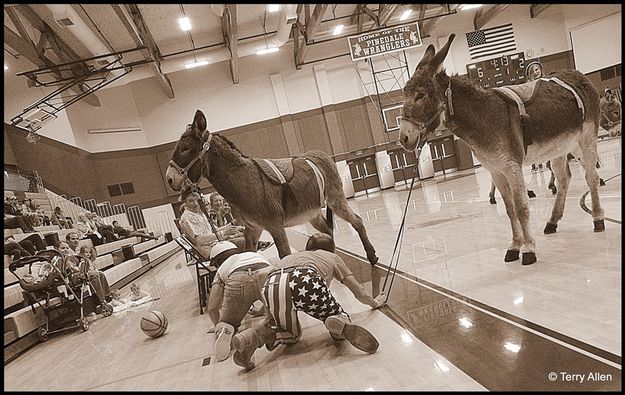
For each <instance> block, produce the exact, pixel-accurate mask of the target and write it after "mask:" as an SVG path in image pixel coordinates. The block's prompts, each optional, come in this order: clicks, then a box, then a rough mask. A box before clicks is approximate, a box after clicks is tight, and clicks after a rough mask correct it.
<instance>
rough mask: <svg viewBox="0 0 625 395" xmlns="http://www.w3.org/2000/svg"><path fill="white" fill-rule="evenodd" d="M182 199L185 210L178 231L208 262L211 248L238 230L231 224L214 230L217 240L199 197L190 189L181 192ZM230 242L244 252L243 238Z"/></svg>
mask: <svg viewBox="0 0 625 395" xmlns="http://www.w3.org/2000/svg"><path fill="white" fill-rule="evenodd" d="M183 199H184V202H185V206H186V209H185V210H184V212H183V213H182V215H181V216H180V229H181V231H182V233H184V235H185V236H187V237H188V238H189V241H191V243H192V244H193V245H194V247H195V248H196V249H197V250H198V252H199V253H200V254H201V255H202V256H203V257H204V258H205V259H206V260H208V259H209V257H210V251H211V247H212V246H213V245H214V244H215V243H217V242H218V241H219V240H225V239H227V238H228V237H229V236H234V235H236V234H237V233H239V229H237V227H236V226H234V225H232V224H228V225H225V226H223V227H221V228H216V231H217V233H218V234H219V239H218V238H217V236H216V235H215V234H214V233H213V230H212V228H211V225H210V223H209V222H208V219H207V218H206V216H205V215H204V213H203V212H202V209H201V208H200V195H199V194H198V193H197V192H195V191H193V190H191V189H187V190H185V191H184V192H183ZM230 241H231V242H233V243H234V244H235V245H236V246H237V247H238V248H239V250H241V251H244V250H245V239H244V238H242V237H240V238H237V239H231V240H230Z"/></svg>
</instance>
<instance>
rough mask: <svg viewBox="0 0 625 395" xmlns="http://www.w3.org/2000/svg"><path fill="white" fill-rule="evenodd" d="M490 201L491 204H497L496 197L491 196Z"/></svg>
mask: <svg viewBox="0 0 625 395" xmlns="http://www.w3.org/2000/svg"><path fill="white" fill-rule="evenodd" d="M489 202H490V204H497V201H496V200H495V198H494V197H492V198H490V200H489Z"/></svg>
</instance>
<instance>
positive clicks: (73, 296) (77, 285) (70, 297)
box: [9, 250, 113, 341]
mask: <svg viewBox="0 0 625 395" xmlns="http://www.w3.org/2000/svg"><path fill="white" fill-rule="evenodd" d="M24 266H28V274H26V275H23V276H22V277H20V276H19V275H18V274H17V273H16V271H17V269H18V268H20V267H24ZM88 267H89V265H88V261H87V259H86V258H84V257H82V256H68V257H66V258H63V255H62V254H61V253H60V252H59V251H56V250H47V251H41V252H39V253H38V254H37V255H34V256H28V257H24V258H21V259H19V260H17V261H15V262H12V263H11V264H10V265H9V271H10V272H11V273H13V275H14V276H15V277H17V279H18V280H19V283H20V287H21V288H22V293H23V294H24V300H25V301H26V302H27V303H28V304H29V305H30V307H31V309H32V311H33V314H35V313H36V310H35V305H39V306H40V307H41V309H42V310H43V311H44V313H45V315H46V324H45V326H42V327H41V328H39V331H38V336H39V339H40V340H41V341H46V340H48V334H51V333H56V332H61V331H65V330H68V329H73V328H77V327H79V328H80V329H81V330H82V331H83V332H86V331H88V330H89V321H88V320H87V319H86V318H85V312H86V313H87V314H89V313H91V312H94V311H95V309H96V307H97V306H98V305H100V306H101V310H102V315H104V316H105V317H108V316H110V315H111V314H112V313H113V306H111V305H110V304H108V303H106V302H105V301H100V300H99V298H98V297H97V295H96V293H95V292H94V291H93V290H92V289H91V285H90V283H89V279H88V276H87V269H88ZM75 268H78V270H76V269H75ZM33 270H34V271H35V272H34V273H33ZM85 295H86V296H85Z"/></svg>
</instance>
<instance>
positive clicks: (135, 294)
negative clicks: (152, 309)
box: [127, 283, 151, 302]
mask: <svg viewBox="0 0 625 395" xmlns="http://www.w3.org/2000/svg"><path fill="white" fill-rule="evenodd" d="M150 296H151V295H150V294H149V293H147V292H145V291H143V290H142V289H141V287H139V284H137V283H132V284H130V295H128V298H127V299H128V300H130V301H131V302H134V301H135V300H139V299H143V298H147V297H150Z"/></svg>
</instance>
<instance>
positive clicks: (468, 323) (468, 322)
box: [458, 317, 473, 329]
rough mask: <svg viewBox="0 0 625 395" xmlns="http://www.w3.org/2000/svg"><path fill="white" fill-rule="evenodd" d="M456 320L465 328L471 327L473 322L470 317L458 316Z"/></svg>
mask: <svg viewBox="0 0 625 395" xmlns="http://www.w3.org/2000/svg"><path fill="white" fill-rule="evenodd" d="M458 322H460V325H462V326H464V327H465V328H467V329H469V328H472V327H473V322H472V321H471V320H470V319H468V318H467V317H462V318H460V319H459V320H458Z"/></svg>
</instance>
